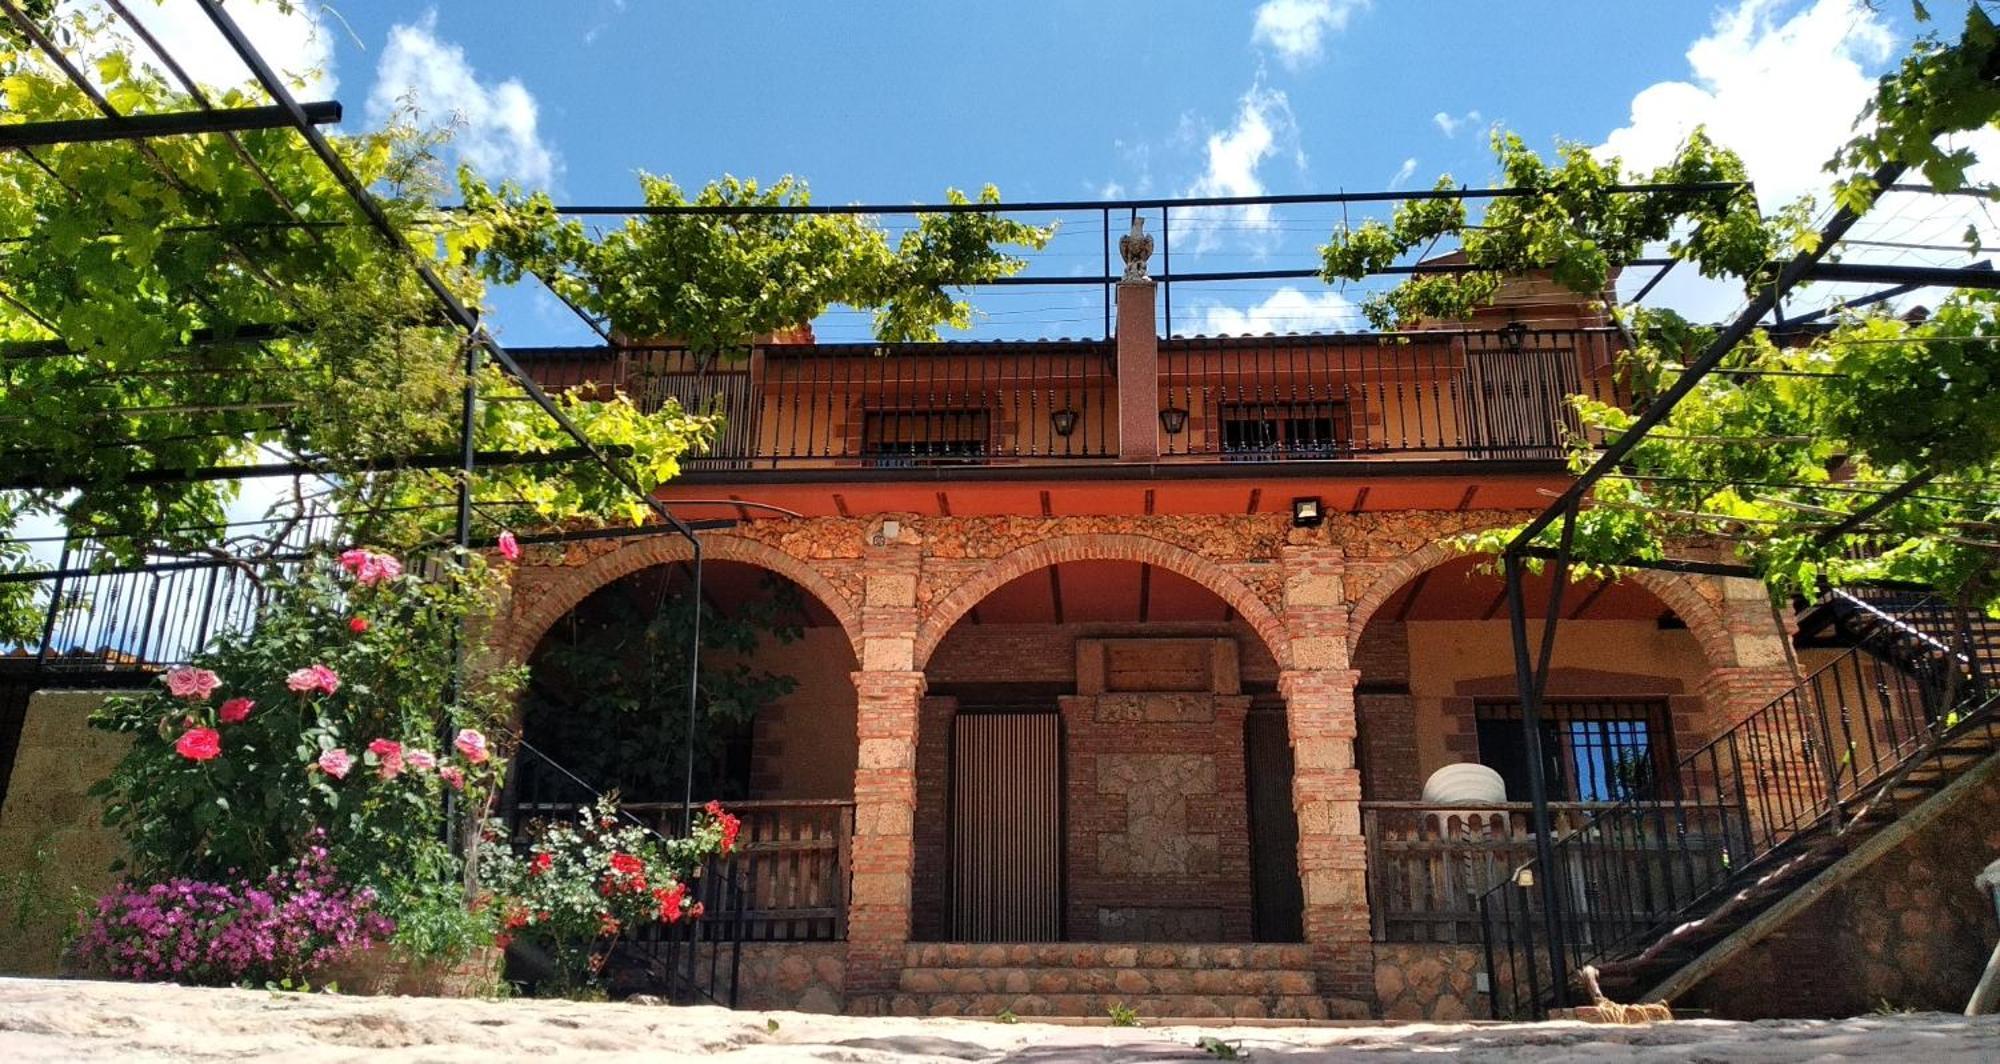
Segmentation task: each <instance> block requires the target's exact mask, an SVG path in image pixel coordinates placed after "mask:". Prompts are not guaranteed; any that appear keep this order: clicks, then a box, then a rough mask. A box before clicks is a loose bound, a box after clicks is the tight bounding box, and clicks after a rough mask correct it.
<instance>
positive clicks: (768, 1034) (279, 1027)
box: [0, 979, 2000, 1064]
mask: <svg viewBox="0 0 2000 1064" xmlns="http://www.w3.org/2000/svg"><path fill="white" fill-rule="evenodd" d="M1202 1038H1215V1039H1220V1040H1222V1041H1223V1042H1225V1043H1229V1044H1230V1045H1231V1046H1233V1047H1234V1048H1235V1049H1236V1051H1237V1052H1239V1053H1240V1054H1242V1055H1243V1057H1245V1058H1247V1059H1250V1060H1269V1061H1284V1062H1287V1064H1290V1062H1295V1061H1297V1062H1304V1061H1318V1060H1364V1061H1401V1060H1418V1059H1423V1060H1430V1061H1434V1060H1435V1059H1436V1058H1438V1057H1439V1056H1440V1055H1449V1056H1450V1057H1452V1058H1453V1059H1454V1060H1463V1061H1528V1060H1533V1061H1536V1062H1538V1064H1567V1062H1571V1061H1602V1060H1611V1059H1616V1060H1621V1061H1623V1060H1637V1061H1755V1062H1763V1061H1834V1060H1898V1061H1912V1062H1921V1064H1945V1062H1948V1061H1961V1060H1962V1061H1997V1060H2000V1017H1983V1018H1980V1019H1977V1020H1968V1019H1965V1018H1963V1017H1959V1016H1948V1015H1944V1014H1940V1013H1918V1014H1911V1015H1899V1016H1866V1017H1859V1018H1856V1019H1851V1020H1831V1021H1806V1020H1788V1021H1767V1022H1763V1023H1728V1022H1722V1021H1713V1020H1694V1021H1682V1022H1679V1023H1668V1024H1657V1025H1653V1026H1643V1027H1601V1026H1590V1025H1584V1024H1576V1023H1542V1024H1512V1025H1473V1024H1408V1025H1401V1026H1394V1027H1386V1026H1385V1027H1364V1026H1355V1027H1326V1026H1322V1027H1235V1028H1231V1027H1223V1026H1215V1027H1162V1028H1137V1029H1134V1028H1113V1027H1102V1026H1066V1025H1057V1024H1038V1023H1027V1022H1022V1023H1018V1024H1000V1023H994V1022H990V1021H982V1020H936V1019H923V1020H920V1019H891V1018H873V1017H847V1016H815V1015H807V1014H804V1013H794V1012H730V1011H728V1010H725V1009H718V1008H670V1007H661V1006H647V1005H626V1004H577V1003H572V1002H561V1001H449V1000H442V999H431V998H364V997H342V996H339V995H326V994H319V995H301V994H275V993H265V992H260V991H251V990H196V989H189V988H186V987H176V986H162V985H149V986H140V985H134V984H129V983H98V982H82V981H64V980H47V979H0V1061H92V1062H97V1061H105V1060H119V1061H152V1060H161V1061H167V1060H171V1061H190V1060H261V1059H266V1058H283V1059H284V1060H286V1061H288V1062H295V1064H302V1062H309V1061H335V1060H356V1061H358V1060H367V1061H372V1062H383V1061H495V1060H525V1059H530V1058H559V1059H561V1060H564V1061H569V1060H592V1061H596V1060H603V1061H610V1060H679V1059H690V1058H696V1057H700V1058H714V1059H720V1060H728V1061H746V1062H747V1061H793V1060H830V1061H846V1062H850V1064H876V1062H896V1064H927V1062H932V1061H953V1062H956V1061H1024V1062H1034V1064H1054V1062H1068V1061H1082V1062H1097V1061H1144V1062H1153V1061H1179V1060H1197V1061H1198V1060H1212V1059H1215V1057H1214V1056H1213V1055H1211V1054H1210V1053H1209V1052H1207V1051H1205V1050H1202V1049H1200V1048H1197V1047H1196V1042H1197V1041H1198V1040H1200V1039H1202Z"/></svg>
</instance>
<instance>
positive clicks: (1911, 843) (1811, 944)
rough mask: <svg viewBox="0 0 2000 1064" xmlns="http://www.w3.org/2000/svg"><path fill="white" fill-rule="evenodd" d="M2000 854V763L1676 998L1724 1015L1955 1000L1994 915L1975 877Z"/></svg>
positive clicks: (1919, 1005)
mask: <svg viewBox="0 0 2000 1064" xmlns="http://www.w3.org/2000/svg"><path fill="white" fill-rule="evenodd" d="M1996 858H2000V773H1993V774H1989V775H1988V776H1987V778H1986V780H1985V781H1984V782H1983V783H1982V784H1981V785H1979V786H1978V787H1977V788H1976V789H1975V790H1973V791H1971V792H1970V793H1967V794H1966V795H1964V796H1963V797H1962V798H1960V799H1958V800H1957V801H1956V802H1955V803H1954V804H1953V805H1952V806H1951V808H1949V809H1947V810H1946V811H1945V812H1944V814H1943V815H1942V816H1941V817H1939V819H1937V820H1936V821H1934V822H1932V823H1931V824H1929V825H1927V826H1926V827H1924V828H1922V829H1920V830H1919V831H1917V832H1916V833H1915V834H1914V835H1912V836H1910V837H1909V838H1908V839H1906V840H1904V842H1903V844H1902V845H1901V846H1899V847H1897V848H1896V849H1895V850H1893V851H1891V852H1889V853H1888V854H1886V855H1884V856H1883V857H1882V858H1881V859H1880V860H1878V861H1876V862H1875V863H1874V864H1872V865H1870V866H1869V867H1868V868H1867V869H1865V870H1863V871H1862V872H1861V873H1860V874H1859V875H1857V876H1855V878H1853V879H1851V880H1848V881H1847V882H1846V883H1843V884H1841V885H1840V886H1838V887H1836V888H1834V889H1833V890H1832V891H1830V892H1828V893H1827V895H1826V896H1825V897H1822V898H1820V899H1819V900H1818V901H1816V902H1814V903H1813V904H1812V905H1811V906H1810V907H1809V908H1807V909H1806V910H1805V911H1804V912H1802V913H1800V914H1799V915H1798V916H1796V917H1794V918H1793V919H1792V920H1791V922H1789V923H1787V924H1786V925H1785V926H1783V927H1781V928H1779V929H1778V930H1777V931H1776V932H1774V933H1773V934H1772V935H1771V936H1770V937H1769V938H1766V939H1764V940H1763V941H1762V942H1759V943H1757V944H1756V945H1754V946H1752V947H1750V949H1749V950H1747V951H1745V952H1744V953H1742V954H1740V955H1739V956H1738V957H1737V958H1736V959H1735V960H1734V961H1733V962H1732V963H1730V964H1729V965H1727V966H1725V967H1724V968H1723V969H1722V970H1721V971H1718V972H1716V973H1715V974H1714V975H1712V976H1710V977H1709V978H1708V979H1707V980H1705V981H1704V982H1702V983H1701V984H1700V985H1698V986H1696V987H1695V988H1694V989H1693V990H1692V991H1690V992H1689V993H1687V994H1686V995H1684V996H1682V998H1681V999H1680V1000H1679V1001H1676V1002H1674V1004H1675V1005H1676V1006H1687V1007H1690V1008H1698V1009H1706V1010H1708V1011H1710V1012H1712V1013H1714V1014H1715V1015H1717V1016H1721V1017H1725V1018H1728V1019H1741V1020H1756V1019H1765V1018H1770V1017H1780V1016H1784V1017H1794V1016H1852V1015H1857V1014H1861V1013H1866V1012H1870V1011H1873V1010H1876V1009H1880V1008H1890V1009H1918V1010H1932V1009H1935V1010H1939V1011H1944V1012H1958V1011H1960V1010H1962V1009H1964V1008H1965V1003H1966V1001H1967V1000H1968V999H1970V998H1971V996H1972V988H1973V987H1974V985H1976V984H1977V983H1978V982H1979V973H1980V971H1981V970H1982V969H1983V968H1984V967H1985V965H1986V960H1987V958H1988V956H1989V955H1990V954H1991V952H1992V948H1993V943H1994V940H1995V938H1996V937H2000V925H1996V923H1995V920H1994V913H1993V902H1992V899H1991V898H1989V897H1988V896H1986V895H1985V894H1984V893H1982V892H1980V891H1978V890H1975V889H1974V888H1973V886H1972V880H1973V877H1974V876H1976V875H1978V874H1979V871H1980V869H1982V868H1984V867H1985V866H1986V865H1987V864H1988V863H1989V862H1991V861H1993V860H1995V859H1996Z"/></svg>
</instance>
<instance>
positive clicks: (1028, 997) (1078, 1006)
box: [871, 994, 1328, 1021]
mask: <svg viewBox="0 0 2000 1064" xmlns="http://www.w3.org/2000/svg"><path fill="white" fill-rule="evenodd" d="M871 1004H873V1005H874V1006H875V1007H877V1008H879V1009H880V1011H883V1012H886V1013H887V1014H889V1015H892V1016H973V1017H988V1018H990V1017H994V1016H999V1015H1001V1014H1003V1013H1012V1014H1013V1015H1015V1016H1023V1017H1026V1016H1091V1017H1104V1016H1108V1015H1110V1012H1111V1008H1112V1006H1114V1005H1117V1006H1121V1007H1123V1008H1128V1009H1131V1010H1133V1011H1134V1012H1135V1013H1137V1014H1138V1017H1139V1019H1140V1020H1141V1021H1158V1020H1162V1019H1227V1018H1231V1017H1242V1018H1245V1019H1263V1018H1272V1017H1275V1018H1285V1019H1298V1020H1323V1019H1326V1018H1327V1016H1328V1010H1327V1004H1326V1002H1325V1000H1323V999H1322V998H1320V997H1319V996H1317V995H1314V994H1263V995H1255V994H1233V995H1222V996H1212V995H1206V994H1144V995H1120V994H892V995H889V996H887V998H886V999H884V1000H882V1001H879V1002H874V1003H871Z"/></svg>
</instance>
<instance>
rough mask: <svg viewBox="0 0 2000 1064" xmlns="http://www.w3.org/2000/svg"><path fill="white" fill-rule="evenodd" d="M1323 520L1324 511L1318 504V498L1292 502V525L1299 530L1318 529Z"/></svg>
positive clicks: (1313, 497)
mask: <svg viewBox="0 0 2000 1064" xmlns="http://www.w3.org/2000/svg"><path fill="white" fill-rule="evenodd" d="M1325 520H1326V509H1325V508H1324V507H1322V506H1321V505H1320V504H1319V496H1317V495H1312V496H1308V497H1307V498H1303V499H1293V500H1292V524H1294V525H1296V526H1298V527H1300V528H1318V527H1319V526H1320V523H1321V522H1323V521H1325Z"/></svg>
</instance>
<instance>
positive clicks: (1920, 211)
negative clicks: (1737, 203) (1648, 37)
mask: <svg viewBox="0 0 2000 1064" xmlns="http://www.w3.org/2000/svg"><path fill="white" fill-rule="evenodd" d="M1787 11H1789V14H1787ZM1781 16H1783V17H1781ZM1897 44H1898V42H1897V40H1896V38H1895V35H1894V33H1892V32H1891V30H1890V28H1889V26H1888V24H1887V23H1886V22H1885V21H1884V20H1883V18H1882V17H1881V16H1880V15H1879V14H1878V13H1877V12H1876V11H1874V10H1873V9H1871V8H1870V7H1869V6H1868V5H1867V4H1865V3H1863V2H1862V0H1815V2H1813V3H1812V4H1810V5H1809V6H1806V7H1803V8H1796V9H1793V8H1788V7H1787V6H1786V5H1783V4H1781V3H1778V2H1776V0H1742V2H1741V3H1739V4H1737V5H1736V6H1735V7H1733V8H1730V9H1725V10H1723V11H1721V12H1719V13H1718V14H1717V15H1716V17H1715V21H1714V22H1713V24H1712V25H1711V27H1710V30H1709V32H1708V34H1707V35H1705V36H1703V37H1701V38H1700V39H1699V40H1696V41H1695V42H1694V43H1693V44H1692V45H1691V46H1689V48H1688V50H1687V61H1688V77H1687V79H1686V80H1680V81H1663V82H1659V83H1656V84H1654V85H1650V86H1648V87H1647V88H1645V89H1642V90H1641V91H1640V92H1639V93H1638V95H1636V96H1634V97H1633V98H1632V105H1631V112H1630V118H1629V120H1628V122H1627V124H1626V125H1625V126H1623V127H1621V128H1619V129H1617V130H1614V131H1613V132H1612V133H1611V134H1610V135H1609V136H1608V137H1606V138H1605V140H1604V143H1603V144H1602V145H1600V146H1599V147H1598V148H1597V149H1596V150H1597V152H1598V154H1599V155H1616V156H1618V157H1620V158H1621V159H1622V160H1623V161H1624V164H1625V166H1626V168H1627V169H1628V170H1642V171H1643V170H1646V169H1650V168H1652V167H1655V166H1659V165H1661V164H1663V163H1665V162H1667V161H1669V160H1670V159H1671V158H1672V157H1673V154H1674V151H1675V150H1676V149H1677V148H1678V147H1679V145H1680V144H1681V143H1682V142H1683V141H1685V140H1686V138H1687V136H1688V134H1689V133H1691V132H1692V131H1693V130H1694V128H1695V127H1696V126H1698V125H1699V126H1703V127H1705V128H1706V129H1707V130H1708V133H1709V135H1710V136H1712V137H1714V138H1715V140H1716V141H1717V142H1719V143H1721V144H1723V145H1725V146H1727V147H1729V148H1732V149H1734V150H1735V151H1736V152H1737V153H1738V154H1739V155H1740V156H1742V158H1743V162H1744V165H1745V167H1746V168H1747V169H1748V170H1749V174H1750V179H1751V180H1752V181H1753V182H1754V183H1755V184H1756V187H1757V198H1758V201H1759V202H1760V203H1761V204H1762V205H1763V208H1764V210H1765V211H1766V212H1770V211H1773V210H1776V209H1777V208H1778V207H1780V206H1782V205H1784V204H1786V203H1789V202H1791V201H1793V200H1795V199H1797V198H1798V197H1800V196H1802V195H1813V196H1816V197H1817V198H1818V201H1819V204H1820V206H1821V207H1822V208H1824V207H1825V206H1826V205H1827V203H1828V201H1829V197H1828V195H1827V188H1828V186H1829V183H1830V181H1831V180H1832V177H1831V175H1829V174H1828V173H1827V172H1826V171H1825V169H1824V167H1825V164H1826V161H1827V160H1828V159H1829V158H1831V157H1832V156H1833V153H1834V151H1835V149H1836V148H1838V147H1839V146H1840V145H1841V144H1842V143H1844V142H1846V141H1847V140H1848V139H1849V138H1850V137H1852V136H1853V135H1854V124H1853V123H1854V119H1855V116H1856V115H1857V114H1859V113H1860V110H1861V108H1862V106H1863V105H1864V104H1865V103H1866V102H1867V101H1868V100H1869V98H1870V97H1871V96H1872V95H1873V94H1874V89H1875V77H1874V75H1875V74H1878V73H1880V71H1881V69H1882V67H1883V66H1884V65H1885V64H1886V63H1887V62H1888V61H1889V59H1890V57H1891V56H1892V55H1893V54H1894V53H1895V52H1896V50H1897ZM1962 143H1965V144H1967V145H1969V146H1971V147H1972V148H1973V149H1974V150H1975V151H1977V152H1979V154H1980V155H1981V156H1982V157H1983V158H1985V159H1986V160H1988V161H1987V162H1986V163H1984V164H1983V165H1982V166H1981V167H1980V168H1979V170H1980V172H1983V173H1987V174H1992V173H1996V172H2000V135H1995V134H1993V133H1991V132H1987V131H1982V132H1981V133H1979V134H1976V135H1975V136H1973V137H1971V138H1967V139H1966V140H1964V141H1962ZM1973 223H1977V224H1980V225H1981V228H1982V229H1983V230H1984V231H1985V233H1986V234H1987V243H1988V245H1989V246H1990V245H1993V244H1996V243H2000V230H1996V229H1995V227H1994V226H1993V224H1992V222H1991V221H1990V220H1988V219H1986V217H1985V214H1984V211H1983V210H1982V209H1981V207H1980V206H1979V205H1978V204H1974V203H1970V202H1962V201H1944V200H1941V199H1940V198H1937V197H1923V196H1906V195H1897V194H1891V195H1888V196H1885V197H1883V201H1882V203H1881V204H1880V205H1879V206H1878V207H1877V208H1876V209H1875V211H1874V212H1873V213H1871V215H1870V216H1869V217H1867V218H1865V219H1864V220H1863V221H1862V222H1861V224H1860V225H1858V226H1857V227H1856V228H1855V230H1854V232H1852V233H1851V234H1850V236H1852V237H1856V238H1862V239H1885V240H1894V241H1904V242H1915V243H1937V244H1943V243H1950V242H1953V241H1956V240H1958V239H1959V237H1960V235H1961V234H1962V233H1963V232H1964V230H1965V227H1966V226H1967V225H1968V224H1973ZM1887 257H1897V258H1899V259H1900V260H1901V261H1905V262H1909V263H1911V264H1919V262H1920V261H1921V262H1924V263H1931V264H1940V265H1941V264H1946V263H1954V264H1957V263H1963V262H1964V261H1965V256H1964V255H1963V254H1953V253H1944V254H1942V255H1941V256H1940V257H1936V258H1934V259H1917V258H1911V257H1909V256H1907V255H1904V254H1901V253H1898V252H1895V251H1886V250H1877V249H1865V248H1854V249H1851V250H1850V251H1849V253H1848V255H1847V258H1848V260H1849V261H1884V259H1885V258H1887ZM1632 273H1633V276H1632V280H1630V281H1628V282H1626V287H1627V288H1628V289H1629V288H1630V287H1631V286H1633V285H1635V284H1637V283H1641V282H1643V281H1644V280H1645V278H1646V277H1647V276H1649V275H1650V274H1651V271H1650V270H1635V271H1632ZM1842 291H1843V290H1842V289H1838V288H1835V287H1832V286H1824V285H1822V286H1815V287H1814V288H1813V289H1811V290H1809V291H1808V292H1806V293H1802V294H1801V295H1800V296H1799V297H1798V298H1796V299H1794V300H1792V301H1790V302H1789V303H1788V308H1789V309H1790V310H1791V311H1792V312H1796V311H1797V310H1798V309H1799V307H1801V306H1808V305H1819V304H1822V303H1826V302H1829V301H1831V300H1832V299H1833V298H1834V297H1835V296H1837V295H1839V294H1842ZM1848 294H1851V290H1848ZM1741 301H1742V293H1741V292H1740V291H1739V290H1737V289H1736V288H1735V287H1734V286H1732V285H1728V284H1723V283H1720V282H1712V281H1704V280H1703V279H1701V278H1699V277H1697V276H1695V271H1693V270H1686V269H1682V270H1676V271H1674V273H1673V274H1672V275H1670V276H1669V277H1668V279H1667V280H1666V281H1665V282H1664V283H1663V284H1662V285H1661V286H1660V287H1659V288H1658V289H1657V290H1656V292H1655V294H1654V295H1651V296H1648V297H1647V302H1649V303H1659V304H1664V305H1667V306H1672V307H1675V308H1676V309H1680V310H1682V311H1683V312H1685V313H1690V314H1694V315H1696V316H1699V317H1704V318H1710V319H1715V318H1719V317H1721V316H1723V315H1726V314H1728V313H1730V312H1732V311H1733V310H1734V309H1735V308H1736V307H1737V306H1738V305H1740V303H1741Z"/></svg>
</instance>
